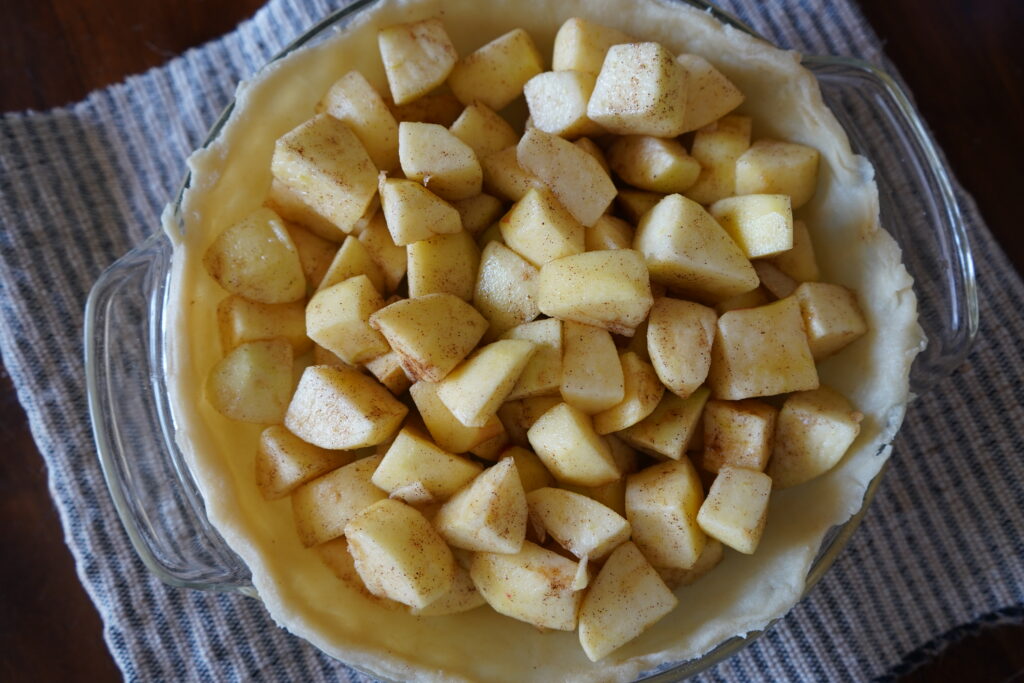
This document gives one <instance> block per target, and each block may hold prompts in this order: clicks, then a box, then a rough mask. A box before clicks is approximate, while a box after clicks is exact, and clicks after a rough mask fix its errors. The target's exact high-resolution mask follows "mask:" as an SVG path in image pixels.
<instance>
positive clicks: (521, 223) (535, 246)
mask: <svg viewBox="0 0 1024 683" xmlns="http://www.w3.org/2000/svg"><path fill="white" fill-rule="evenodd" d="M499 225H500V226H501V228H500V229H501V237H502V239H503V240H504V241H505V244H506V245H507V246H508V247H509V248H510V249H513V250H514V251H515V252H516V253H518V254H519V255H520V256H522V257H523V258H525V259H526V260H527V261H529V262H530V263H531V264H533V265H534V266H536V267H538V268H540V267H541V266H543V265H544V264H545V263H547V262H548V261H554V260H555V259H559V258H562V257H563V256H571V255H573V254H580V253H582V252H583V249H584V243H583V237H584V233H583V230H584V228H583V226H582V225H580V223H579V221H577V220H576V219H575V218H574V217H573V215H572V214H571V213H569V211H568V210H566V208H565V207H564V206H562V204H561V203H560V202H559V201H558V200H557V199H556V198H555V196H554V195H553V194H551V193H550V192H548V191H547V190H544V189H540V188H532V189H530V190H529V191H527V193H526V194H525V195H524V196H523V198H522V199H520V200H519V201H518V202H516V203H515V206H513V207H512V210H511V211H509V212H508V213H507V214H505V215H504V216H503V217H502V219H501V222H500V223H499Z"/></svg>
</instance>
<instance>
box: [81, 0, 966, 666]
mask: <svg viewBox="0 0 1024 683" xmlns="http://www.w3.org/2000/svg"><path fill="white" fill-rule="evenodd" d="M373 4H374V3H373V2H369V1H366V2H357V3H355V4H353V5H350V6H348V7H346V8H345V9H342V10H340V11H339V12H337V13H335V14H333V15H331V16H329V17H327V18H326V19H325V20H324V21H322V22H321V23H319V24H318V25H316V26H314V27H313V28H312V29H310V31H308V32H307V33H306V34H304V35H303V36H302V37H300V38H299V39H298V40H296V41H295V42H294V43H292V44H291V45H290V46H288V47H287V48H286V49H285V50H284V51H282V53H281V54H280V55H278V57H276V58H275V60H274V61H276V60H278V59H281V58H282V57H284V56H287V55H289V54H291V53H292V52H294V51H295V50H298V49H300V48H303V47H306V46H312V45H316V44H318V43H319V42H321V41H323V40H325V39H327V38H328V37H330V36H331V35H333V34H334V33H335V32H336V31H338V30H340V29H343V28H344V27H345V26H346V25H347V24H348V22H350V21H352V20H353V19H354V18H355V17H356V16H358V14H359V13H360V12H363V11H364V10H366V9H367V8H368V7H369V6H371V5H373ZM684 4H687V5H690V6H693V7H696V8H698V9H701V10H707V11H709V12H711V13H712V14H713V15H714V16H715V18H717V19H718V20H719V21H721V22H722V23H724V24H727V25H732V26H733V27H735V28H738V29H740V30H742V31H745V32H746V33H749V34H751V35H754V36H755V37H758V36H757V34H756V32H754V31H753V30H752V29H750V28H749V27H747V26H745V25H743V24H742V23H741V22H739V21H738V20H736V19H735V18H733V17H731V16H729V15H727V14H725V13H722V12H720V11H719V10H717V9H715V8H713V7H711V6H710V5H708V4H706V3H703V2H697V1H690V2H686V3H684ZM803 65H804V66H805V67H806V68H807V69H809V70H810V71H811V72H813V73H814V75H815V76H816V77H817V80H818V83H819V85H820V88H821V93H822V96H823V98H824V100H825V102H826V104H827V105H828V106H829V108H830V109H831V110H832V112H833V113H834V115H835V116H836V118H837V119H838V120H839V122H840V124H841V125H842V127H843V128H844V129H845V131H846V133H847V135H848V137H849V139H850V143H851V145H852V147H853V149H854V151H855V152H856V153H858V154H860V155H862V156H864V157H866V158H868V159H871V160H872V161H873V162H874V164H875V169H876V176H875V181H876V183H877V185H878V189H879V195H880V209H881V223H882V224H883V225H884V226H885V227H886V228H887V229H888V230H889V232H890V233H892V234H893V236H894V237H895V238H896V240H897V242H899V243H900V245H902V246H903V247H904V259H905V264H906V267H907V269H908V270H909V272H910V273H911V275H912V276H913V277H914V280H915V289H916V293H917V297H918V302H919V315H920V323H921V326H922V327H923V329H924V331H925V333H926V335H927V337H928V340H929V346H928V348H927V349H926V350H925V351H924V352H923V353H922V354H921V355H920V356H919V357H918V358H917V360H916V362H915V365H914V366H913V369H912V371H911V389H912V391H913V392H914V393H917V394H920V393H923V392H925V391H927V390H928V388H929V387H930V386H932V385H933V384H934V383H935V382H936V381H938V380H939V379H941V378H942V377H944V376H946V375H948V374H949V373H950V372H952V371H953V370H954V369H955V368H956V367H957V366H958V365H959V364H960V363H961V362H962V360H963V359H964V357H965V356H966V354H967V352H968V350H969V346H970V343H971V340H972V338H973V336H974V334H975V333H976V331H977V325H978V321H977V316H978V313H977V301H976V294H975V287H974V274H973V265H972V262H971V255H970V248H969V244H968V239H967V234H966V226H965V225H964V221H963V219H962V216H961V214H960V210H959V207H958V205H957V201H956V198H955V196H954V194H953V190H952V183H951V179H950V176H949V172H948V169H947V168H946V167H945V165H944V164H943V162H942V160H941V157H940V156H939V154H938V152H937V150H936V148H935V145H934V143H933V142H932V140H931V138H930V136H929V135H928V133H927V131H926V129H925V127H924V125H923V123H922V122H921V120H920V118H919V117H918V115H917V114H916V112H915V110H914V108H913V106H912V104H911V103H910V101H909V99H908V98H907V96H906V95H905V93H903V91H902V90H901V89H900V87H899V85H898V84H897V83H896V82H895V81H894V80H893V79H892V78H891V77H890V76H888V75H887V74H885V73H884V72H882V71H880V70H879V69H877V68H876V67H874V66H872V65H870V64H867V63H865V62H861V61H858V60H852V59H847V58H841V57H805V58H804V59H803ZM232 111H233V105H231V106H229V107H228V108H227V109H226V111H225V112H224V114H223V115H222V116H221V118H220V119H219V120H218V122H217V123H216V124H215V125H214V127H213V128H212V129H211V131H210V134H209V136H208V138H207V140H206V142H205V143H204V146H207V145H209V144H211V143H212V142H214V141H215V140H216V139H217V138H218V136H220V134H221V131H222V129H223V127H224V125H225V123H226V122H227V121H228V120H229V117H230V116H231V114H232ZM190 182H191V178H190V177H186V178H185V180H184V183H183V185H182V191H181V193H179V196H178V200H177V202H175V204H174V205H173V206H172V208H171V210H172V212H173V215H172V220H173V221H175V222H182V217H181V211H182V206H181V201H182V196H183V194H184V192H185V189H186V188H187V187H188V186H189V184H190ZM907 197H913V198H914V200H913V201H906V200H905V198H907ZM901 200H902V201H901ZM172 252H173V246H172V242H171V240H170V239H169V238H168V237H167V235H166V234H165V233H163V232H162V231H160V232H157V233H155V234H154V235H153V236H151V237H150V238H149V239H148V240H146V241H145V242H144V243H143V244H141V245H139V246H138V247H137V248H136V249H134V250H133V251H131V252H130V253H129V254H127V255H126V256H124V257H123V258H122V259H120V260H119V261H117V262H116V263H115V264H114V265H113V266H111V267H110V268H109V269H108V270H107V271H106V272H105V273H104V274H103V275H102V276H101V277H100V279H99V280H98V282H97V283H96V285H95V286H94V288H93V290H92V292H91V294H90V297H89V301H88V304H87V307H86V329H85V340H86V342H85V343H86V348H85V361H86V376H87V382H88V400H89V407H90V413H91V417H92V422H93V429H94V434H95V438H96V443H97V450H98V453H99V457H100V460H101V464H102V466H103V471H104V474H105V477H106V480H107V484H108V486H109V488H110V492H111V496H112V498H113V501H114V503H115V507H116V508H117V510H118V513H119V515H120V517H121V520H122V522H123V524H124V526H125V529H126V531H127V532H128V535H129V537H130V539H131V541H132V543H133V545H134V547H135V549H136V551H137V552H138V554H139V556H140V558H141V559H142V560H143V562H144V563H145V565H146V566H147V567H148V568H149V569H150V570H151V571H152V572H153V573H154V574H155V575H156V576H158V577H159V578H160V579H161V580H163V581H165V582H166V583H168V584H171V585H174V586H181V587H186V588H193V589H199V590H211V591H233V592H239V593H242V594H245V595H249V596H251V597H257V598H258V595H257V592H256V590H255V589H254V587H253V584H252V581H251V575H250V572H249V569H248V567H247V566H246V563H245V562H244V561H243V560H242V559H241V558H240V557H239V556H238V555H237V554H235V552H234V551H233V550H232V549H231V548H230V547H229V546H228V544H227V543H226V542H225V541H224V539H223V538H222V537H221V535H220V533H219V532H218V531H217V529H216V528H215V527H214V525H213V524H212V523H211V522H210V521H209V519H208V517H207V515H206V512H205V506H204V502H203V497H202V494H201V493H200V487H199V486H198V485H197V483H196V481H195V479H194V478H193V476H192V473H191V472H190V470H189V467H188V466H187V464H186V461H185V458H184V456H183V454H182V452H181V450H180V448H179V447H178V445H177V444H176V441H175V431H176V425H175V421H174V415H173V414H172V410H171V404H170V401H169V397H168V385H167V374H166V368H167V345H168V340H169V339H170V338H171V337H172V336H173V335H174V334H176V333H177V331H176V330H174V329H171V327H172V326H170V325H168V323H167V306H168V300H169V296H170V294H171V291H170V274H171V256H172ZM883 471H884V470H883ZM879 480H880V475H879V476H878V477H875V478H874V480H873V481H872V482H871V484H870V486H869V487H868V489H867V491H866V493H865V496H864V502H863V505H862V506H861V508H860V511H859V512H858V513H857V514H855V515H854V516H853V517H852V518H850V519H849V520H848V521H847V522H845V523H844V524H842V525H839V526H836V527H833V528H832V530H831V531H830V532H829V533H828V534H827V535H826V537H825V539H824V541H823V542H822V544H821V546H820V549H819V551H818V553H817V556H816V559H815V560H814V562H813V563H812V566H811V569H810V572H809V574H808V575H807V578H806V584H805V589H804V592H805V593H806V592H807V591H809V590H811V588H812V587H813V586H814V584H815V583H816V582H817V581H818V580H819V579H820V578H821V576H822V575H823V574H824V573H825V572H826V571H827V569H828V568H829V567H830V566H831V564H832V562H833V561H834V559H835V558H836V557H837V556H838V554H839V553H840V552H841V551H842V549H843V548H844V547H845V545H846V543H847V542H848V540H849V538H850V537H851V535H852V534H853V532H854V531H855V529H856V528H857V526H858V524H859V522H860V520H861V518H862V517H863V515H864V514H865V512H866V510H867V507H868V505H869V503H870V500H871V497H872V495H873V493H874V490H875V489H876V487H877V485H878V482H879ZM755 635H756V634H748V635H747V637H745V638H740V637H736V638H733V639H731V640H728V641H726V642H724V643H722V644H721V645H719V646H717V647H716V648H715V649H713V650H712V651H710V652H708V653H707V654H705V655H704V656H703V657H701V658H699V659H695V660H690V661H687V662H669V663H666V664H663V665H662V666H660V667H658V669H657V670H656V671H652V672H648V674H649V677H653V680H674V679H677V678H682V677H685V676H688V675H692V674H694V673H696V672H698V671H700V670H703V669H705V668H707V667H709V666H711V665H713V664H714V663H716V662H717V661H719V660H721V659H723V658H725V657H727V656H729V655H731V654H733V653H734V652H736V651H738V650H739V649H741V648H742V647H744V646H745V645H747V644H749V643H750V642H751V641H752V640H753V637H752V636H755Z"/></svg>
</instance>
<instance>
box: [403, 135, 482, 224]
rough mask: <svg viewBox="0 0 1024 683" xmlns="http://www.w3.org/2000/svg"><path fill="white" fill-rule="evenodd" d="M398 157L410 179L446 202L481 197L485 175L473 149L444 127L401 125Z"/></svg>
mask: <svg viewBox="0 0 1024 683" xmlns="http://www.w3.org/2000/svg"><path fill="white" fill-rule="evenodd" d="M398 157H399V160H400V161H401V164H402V172H403V173H404V174H405V177H406V178H408V179H410V180H416V181H419V182H422V183H423V184H424V185H425V186H426V187H427V188H429V189H430V191H431V192H433V193H434V194H436V195H437V196H438V197H441V198H442V199H447V200H449V201H454V200H456V199H467V198H469V197H475V196H476V195H478V194H480V190H481V187H482V184H483V171H482V170H481V168H480V162H479V161H477V158H476V154H475V153H474V152H473V148H472V147H470V146H469V145H467V144H466V143H465V142H463V141H462V140H460V139H459V138H457V137H455V136H454V135H453V134H452V133H451V132H450V131H449V130H448V129H447V128H445V127H444V126H439V125H437V124H436V123H414V122H412V121H403V122H402V123H400V124H398ZM396 243H397V240H396Z"/></svg>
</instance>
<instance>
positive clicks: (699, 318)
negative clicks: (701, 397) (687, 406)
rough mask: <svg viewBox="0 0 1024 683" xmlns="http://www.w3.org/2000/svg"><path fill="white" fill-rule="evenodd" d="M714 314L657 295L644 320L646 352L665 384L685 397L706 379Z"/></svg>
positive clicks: (713, 337) (690, 304)
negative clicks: (649, 312)
mask: <svg viewBox="0 0 1024 683" xmlns="http://www.w3.org/2000/svg"><path fill="white" fill-rule="evenodd" d="M717 321H718V315H717V314H716V313H715V311H714V310H713V309H710V308H708V307H707V306H702V305H700V304H698V303H694V302H692V301H683V300H681V299H671V298H669V297H659V298H657V299H655V300H654V305H653V306H651V315H650V317H649V318H648V321H647V335H646V339H647V353H648V354H649V355H650V359H651V365H653V366H654V370H655V372H657V373H658V378H659V379H660V380H661V382H662V384H664V385H665V387H666V388H667V389H668V390H669V391H672V392H674V393H676V394H678V395H679V396H681V397H682V398H686V397H687V396H689V395H690V394H692V393H693V392H694V391H696V389H697V387H699V386H700V385H701V384H703V383H704V380H705V379H707V376H708V369H709V368H710V367H711V344H712V342H714V340H715V323H716V322H717Z"/></svg>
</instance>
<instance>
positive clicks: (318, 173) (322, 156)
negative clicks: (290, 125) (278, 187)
mask: <svg viewBox="0 0 1024 683" xmlns="http://www.w3.org/2000/svg"><path fill="white" fill-rule="evenodd" d="M270 169H271V171H272V172H273V174H274V177H275V178H277V179H278V180H279V181H281V182H282V183H284V184H285V185H287V186H288V188H289V189H291V190H292V191H293V192H295V193H296V194H298V195H299V196H300V197H301V198H302V201H303V202H305V203H306V204H308V205H309V206H310V207H312V208H313V209H314V210H315V211H316V212H317V213H318V214H319V215H321V216H323V217H325V218H327V219H328V220H330V221H331V222H332V223H334V224H335V225H336V226H338V228H339V229H340V230H341V231H342V232H344V233H348V232H351V231H352V229H353V227H355V225H356V224H357V223H358V222H359V220H360V219H361V218H362V217H363V215H364V214H365V213H366V211H367V209H368V208H370V203H371V201H372V200H373V197H374V195H375V194H376V193H377V167H376V166H375V165H374V163H373V161H372V160H371V159H370V155H369V154H367V152H366V148H365V147H363V143H361V142H360V141H359V138H358V137H356V134H355V133H353V132H352V129H350V128H349V127H348V126H346V125H345V124H344V123H342V122H341V121H339V120H338V119H336V118H334V117H333V116H330V115H329V114H319V115H318V116H315V117H313V118H312V119H310V120H309V121H306V122H305V123H303V124H301V125H299V126H298V127H296V128H295V129H294V130H292V131H291V132H289V133H286V134H285V135H283V136H282V137H280V138H279V139H278V140H277V143H276V144H275V145H274V156H273V158H272V159H271V164H270Z"/></svg>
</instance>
